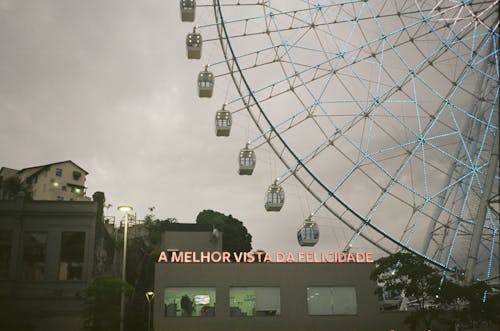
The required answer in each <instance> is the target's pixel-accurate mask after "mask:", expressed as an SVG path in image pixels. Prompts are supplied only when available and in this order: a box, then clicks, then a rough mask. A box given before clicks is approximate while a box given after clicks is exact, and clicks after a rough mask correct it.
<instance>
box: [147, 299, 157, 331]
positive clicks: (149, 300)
mask: <svg viewBox="0 0 500 331" xmlns="http://www.w3.org/2000/svg"><path fill="white" fill-rule="evenodd" d="M154 298H155V292H152V291H149V292H146V299H147V300H148V331H149V330H151V302H152V301H153V299H154Z"/></svg>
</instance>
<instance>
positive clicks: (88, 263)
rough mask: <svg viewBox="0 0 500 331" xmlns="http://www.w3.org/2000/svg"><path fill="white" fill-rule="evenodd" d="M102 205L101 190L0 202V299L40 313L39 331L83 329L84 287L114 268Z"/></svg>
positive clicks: (102, 196)
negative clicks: (83, 195) (87, 195)
mask: <svg viewBox="0 0 500 331" xmlns="http://www.w3.org/2000/svg"><path fill="white" fill-rule="evenodd" d="M55 167H56V168H57V167H59V165H56V166H55ZM48 169H52V167H49V168H48ZM62 169H74V167H71V166H69V167H65V166H64V165H63V166H62ZM63 171H64V170H63ZM33 173H38V174H42V177H43V171H42V172H37V171H35V172H33ZM63 173H64V172H63ZM70 175H71V173H70ZM103 204H104V194H103V193H101V192H97V193H95V194H94V200H93V201H78V202H77V201H64V202H60V201H25V199H24V197H23V196H22V194H21V195H20V196H18V197H17V199H15V200H0V301H2V302H3V303H4V304H5V303H9V304H11V305H12V306H16V307H22V308H24V309H28V310H30V311H32V312H40V313H41V314H40V316H41V317H40V320H37V321H36V323H35V324H36V326H37V328H36V330H37V331H38V330H43V331H45V330H47V331H48V330H50V331H54V330H79V329H80V327H81V311H82V290H83V289H84V288H86V287H87V286H88V285H89V283H90V281H91V280H92V278H93V277H94V275H97V274H103V273H109V272H112V271H113V270H110V268H111V267H112V266H113V257H114V256H113V255H114V244H113V242H112V240H111V239H110V238H109V237H108V236H107V232H106V231H105V229H104V224H103ZM0 324H1V323H0ZM0 329H1V327H0Z"/></svg>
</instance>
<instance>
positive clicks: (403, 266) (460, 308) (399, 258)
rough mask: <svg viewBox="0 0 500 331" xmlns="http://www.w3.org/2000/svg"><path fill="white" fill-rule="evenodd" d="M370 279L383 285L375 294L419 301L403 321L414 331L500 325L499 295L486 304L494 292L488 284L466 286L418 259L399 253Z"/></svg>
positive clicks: (383, 260)
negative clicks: (423, 328)
mask: <svg viewBox="0 0 500 331" xmlns="http://www.w3.org/2000/svg"><path fill="white" fill-rule="evenodd" d="M370 279H372V280H376V281H377V282H378V284H379V285H380V286H379V287H378V288H377V290H376V291H375V292H376V293H379V294H380V293H383V292H384V291H389V292H396V293H404V296H405V297H406V298H409V299H412V300H415V301H416V303H417V305H416V309H415V310H414V311H411V312H410V313H409V314H408V316H407V317H406V318H405V321H404V322H405V323H406V324H408V325H409V326H410V328H411V329H412V330H415V329H416V328H417V326H418V325H420V324H424V326H425V329H426V330H437V329H436V325H437V326H438V327H446V328H447V330H449V329H451V328H454V327H456V326H458V325H460V324H462V325H464V324H480V323H482V322H486V323H491V322H493V323H495V324H498V323H499V317H500V316H499V313H498V312H499V311H500V302H499V295H490V296H489V298H488V300H486V301H485V300H484V298H485V294H486V293H489V292H491V288H490V287H489V286H488V285H487V284H486V283H485V282H477V283H474V284H471V285H463V284H462V283H461V280H460V279H447V278H445V277H444V276H443V271H442V270H440V269H437V268H435V267H432V266H430V265H429V264H427V263H426V262H425V261H424V259H422V258H421V257H419V256H417V255H414V254H411V253H406V252H399V253H396V254H393V255H390V256H388V257H383V258H381V259H379V260H377V261H376V267H375V269H374V270H373V271H372V273H371V274H370Z"/></svg>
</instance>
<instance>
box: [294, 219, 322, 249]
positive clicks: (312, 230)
mask: <svg viewBox="0 0 500 331" xmlns="http://www.w3.org/2000/svg"><path fill="white" fill-rule="evenodd" d="M297 240H298V242H299V245H300V246H314V245H316V244H317V243H318V241H319V227H318V224H317V223H316V222H315V221H314V220H313V219H312V216H309V217H308V218H307V219H306V220H305V221H304V223H303V224H302V226H301V227H300V229H299V231H297Z"/></svg>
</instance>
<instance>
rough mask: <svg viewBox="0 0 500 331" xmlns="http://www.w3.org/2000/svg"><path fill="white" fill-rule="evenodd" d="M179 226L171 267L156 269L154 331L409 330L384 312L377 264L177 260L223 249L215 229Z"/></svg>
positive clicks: (167, 245) (168, 243)
mask: <svg viewBox="0 0 500 331" xmlns="http://www.w3.org/2000/svg"><path fill="white" fill-rule="evenodd" d="M177 226H178V228H177V229H176V231H172V232H171V231H170V230H171V229H168V228H167V229H166V232H165V233H164V240H163V245H164V246H163V247H162V248H163V249H164V250H165V251H166V252H170V254H169V256H168V262H162V263H157V265H156V270H155V294H156V296H155V300H154V330H155V331H190V330H193V331H194V330H196V331H201V330H207V331H209V330H238V331H247V330H248V331H251V330H252V331H253V330H263V331H265V330H269V331H271V330H272V331H277V330H283V331H285V330H286V331H293V330H301V331H320V330H325V331H326V330H328V331H334V330H339V331H362V330H367V331H368V330H369V331H373V330H387V331H388V330H407V327H405V326H404V325H403V319H404V317H405V314H404V313H387V312H382V311H381V310H380V303H379V299H378V296H377V295H375V294H374V291H375V288H376V284H375V282H373V281H371V280H370V279H369V275H370V272H371V270H373V268H374V264H373V263H268V262H265V263H236V262H229V263H208V262H205V263H194V262H191V263H186V262H185V261H184V263H180V262H173V260H174V259H175V256H178V255H179V253H180V252H184V253H185V252H197V253H198V255H197V256H198V257H197V258H198V259H199V257H200V256H201V252H205V253H206V252H215V251H220V248H221V247H222V246H217V245H216V246H214V245H213V240H214V239H213V237H214V235H213V234H212V231H213V230H212V229H210V228H209V227H208V228H205V229H202V228H196V226H197V225H194V224H193V225H191V229H190V231H187V230H186V229H187V228H185V229H184V231H181V230H182V229H181V228H182V226H187V225H185V224H179V225H177ZM168 238H170V240H169V239H168ZM194 238H196V239H194ZM193 243H195V244H193ZM218 245H219V242H218ZM176 251H177V252H176ZM174 252H176V253H174ZM174 254H175V255H174ZM217 254H218V253H216V254H215V256H217ZM193 255H194V254H193ZM193 255H184V256H185V257H186V256H188V257H189V259H191V261H193V260H194V259H195V258H194V257H193Z"/></svg>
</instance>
